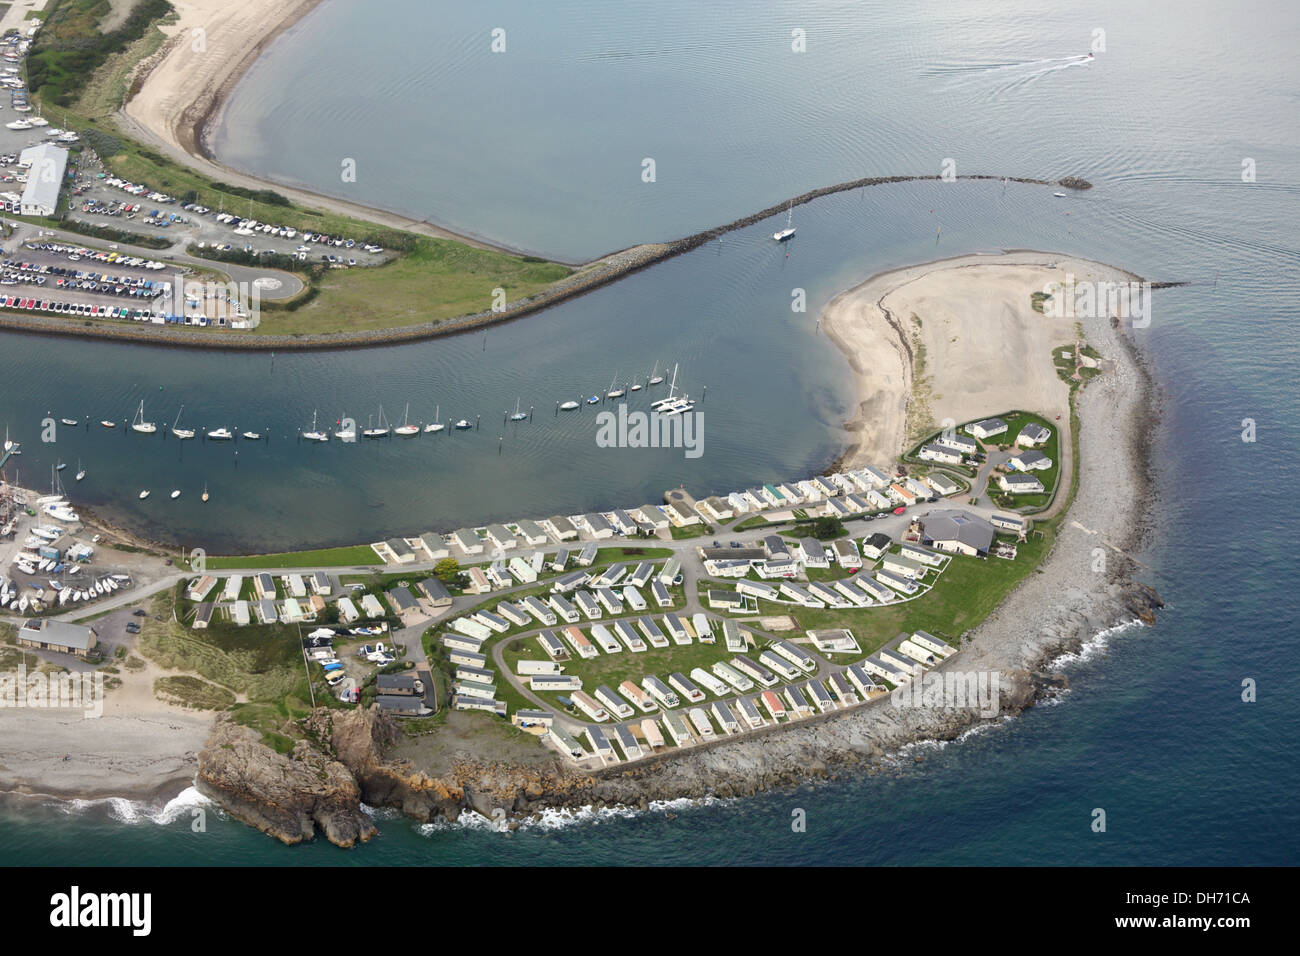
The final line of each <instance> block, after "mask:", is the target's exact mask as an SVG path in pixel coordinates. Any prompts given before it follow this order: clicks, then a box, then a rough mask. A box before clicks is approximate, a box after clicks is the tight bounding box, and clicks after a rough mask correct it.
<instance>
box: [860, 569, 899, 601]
mask: <svg viewBox="0 0 1300 956" xmlns="http://www.w3.org/2000/svg"><path fill="white" fill-rule="evenodd" d="M853 583H854V585H855V586H856V587H858V588H861V589H862V591H863V593H864V594H869V595H870V596H871V597H872V599H874V600H876V601H879V602H880V603H881V604H888V603H889V602H890V601H892V600H894V598H895V597H896V595H895V594H894V592H893V591H891V590H890V589H889V588H887V587H885V586H884V585H883V584H881V583H880V582H879V581H873V580H871V578H868V577H863V576H861V575H859V576H858V577H856V578H855V579H854V581H853Z"/></svg>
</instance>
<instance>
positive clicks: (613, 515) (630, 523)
mask: <svg viewBox="0 0 1300 956" xmlns="http://www.w3.org/2000/svg"><path fill="white" fill-rule="evenodd" d="M609 523H610V524H612V525H613V526H614V530H616V531H617V532H618V533H619V534H622V535H628V534H632V532H634V531H636V521H635V520H634V519H633V518H632V516H631V515H630V514H628V513H627V512H626V511H624V510H623V509H622V508H615V509H614V510H613V511H611V512H610V513H609Z"/></svg>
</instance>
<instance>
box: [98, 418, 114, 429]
mask: <svg viewBox="0 0 1300 956" xmlns="http://www.w3.org/2000/svg"><path fill="white" fill-rule="evenodd" d="M99 423H100V424H101V425H103V426H104V427H105V428H116V427H117V422H110V421H109V420H108V419H107V418H101V419H100V420H99Z"/></svg>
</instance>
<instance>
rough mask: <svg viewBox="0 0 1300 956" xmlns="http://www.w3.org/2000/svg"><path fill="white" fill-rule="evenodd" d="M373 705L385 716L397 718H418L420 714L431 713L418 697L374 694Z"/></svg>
mask: <svg viewBox="0 0 1300 956" xmlns="http://www.w3.org/2000/svg"><path fill="white" fill-rule="evenodd" d="M375 705H376V706H377V707H378V708H379V709H380V710H382V711H383V712H384V713H386V714H393V715H395V716H397V717H418V716H419V715H420V714H422V713H431V711H429V709H428V708H427V707H425V706H424V701H423V700H422V699H421V698H419V697H405V696H401V695H394V694H376V695H375Z"/></svg>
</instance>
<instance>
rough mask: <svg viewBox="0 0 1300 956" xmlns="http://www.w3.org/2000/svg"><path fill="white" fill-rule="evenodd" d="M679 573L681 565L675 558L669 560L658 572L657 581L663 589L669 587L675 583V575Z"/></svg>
mask: <svg viewBox="0 0 1300 956" xmlns="http://www.w3.org/2000/svg"><path fill="white" fill-rule="evenodd" d="M681 573H682V563H681V562H680V561H679V560H677V559H676V558H669V559H668V560H667V561H665V562H664V566H663V567H662V568H661V569H660V570H659V581H660V583H662V584H663V585H664V586H665V587H669V586H671V585H672V584H674V583H675V582H676V580H677V575H679V574H681Z"/></svg>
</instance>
